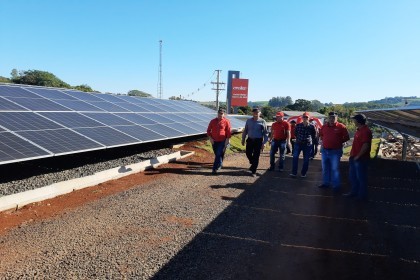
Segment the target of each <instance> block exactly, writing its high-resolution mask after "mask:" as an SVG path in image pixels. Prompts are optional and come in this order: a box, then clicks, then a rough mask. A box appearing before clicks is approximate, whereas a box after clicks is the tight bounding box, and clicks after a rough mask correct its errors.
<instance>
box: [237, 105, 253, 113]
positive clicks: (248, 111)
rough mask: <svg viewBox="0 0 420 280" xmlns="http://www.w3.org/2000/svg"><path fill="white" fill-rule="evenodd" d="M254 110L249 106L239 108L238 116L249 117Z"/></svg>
mask: <svg viewBox="0 0 420 280" xmlns="http://www.w3.org/2000/svg"><path fill="white" fill-rule="evenodd" d="M251 111H252V108H251V107H249V106H242V107H239V108H238V114H239V115H249V114H251ZM241 112H242V114H241Z"/></svg>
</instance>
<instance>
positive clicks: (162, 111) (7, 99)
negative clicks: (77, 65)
mask: <svg viewBox="0 0 420 280" xmlns="http://www.w3.org/2000/svg"><path fill="white" fill-rule="evenodd" d="M215 116H216V112H215V111H214V110H211V109H209V108H207V107H204V106H201V105H199V104H197V103H195V102H192V101H177V100H163V99H154V98H140V97H132V96H120V95H110V94H93V93H86V92H82V91H77V90H70V89H57V88H46V87H36V86H27V85H11V84H0V164H5V163H11V162H18V161H25V160H31V159H36V158H43V157H51V156H57V155H64V154H71V153H80V152H85V151H92V150H98V149H105V148H111V147H119V146H125V145H133V144H139V143H145V142H152V141H161V140H166V139H171V138H179V137H185V136H193V135H200V134H203V133H205V132H206V130H207V126H208V123H209V121H210V120H211V119H213V118H215ZM230 121H231V124H232V128H241V127H244V125H245V124H244V122H243V121H240V120H238V119H235V118H231V119H230Z"/></svg>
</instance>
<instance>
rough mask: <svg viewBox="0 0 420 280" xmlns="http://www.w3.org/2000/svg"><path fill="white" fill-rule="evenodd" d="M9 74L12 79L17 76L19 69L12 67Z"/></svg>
mask: <svg viewBox="0 0 420 280" xmlns="http://www.w3.org/2000/svg"><path fill="white" fill-rule="evenodd" d="M10 76H11V77H12V80H13V79H17V78H18V77H19V71H18V70H17V69H12V72H10Z"/></svg>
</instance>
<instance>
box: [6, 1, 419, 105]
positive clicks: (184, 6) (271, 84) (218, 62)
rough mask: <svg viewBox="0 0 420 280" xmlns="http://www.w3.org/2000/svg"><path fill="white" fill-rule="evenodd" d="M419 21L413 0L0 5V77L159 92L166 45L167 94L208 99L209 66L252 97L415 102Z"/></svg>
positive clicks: (212, 78) (211, 94)
mask: <svg viewBox="0 0 420 280" xmlns="http://www.w3.org/2000/svg"><path fill="white" fill-rule="evenodd" d="M419 15H420V1H418V0H398V1H395V0H341V1H339V0H337V1H334V0H329V1H327V0H325V1H324V0H293V1H292V0H288V1H284V0H272V1H271V0H270V1H265V0H260V1H255V0H253V1H248V0H241V1H237V0H211V1H210V0H148V1H145V0H137V1H135V0H119V1H116V0H114V1H110V0H72V1H64V0H62V1H59V0H0V26H1V37H0V55H1V58H0V76H5V77H10V72H11V70H12V69H13V68H16V69H18V70H30V69H36V70H42V71H48V72H51V73H53V74H55V75H56V76H57V77H59V78H60V79H62V80H63V81H65V82H67V83H69V84H71V85H73V86H74V85H80V84H88V85H89V86H91V87H92V88H93V89H95V90H98V91H101V92H113V93H127V92H128V91H129V90H132V89H138V90H142V91H145V92H148V93H150V94H152V95H153V96H156V94H157V84H158V69H159V40H163V45H162V86H163V97H164V98H168V97H170V96H173V95H177V96H179V95H182V96H184V97H186V98H190V99H194V100H200V101H211V100H214V99H215V92H214V91H212V90H211V87H212V86H211V84H210V81H215V76H212V75H213V73H214V70H216V69H220V70H222V72H221V79H222V81H224V82H226V80H227V71H228V70H237V71H240V72H241V77H242V78H247V79H249V100H250V101H260V100H269V99H270V98H271V97H274V96H291V97H292V99H293V100H296V99H300V98H302V99H308V100H314V99H317V100H320V101H321V102H326V103H328V102H333V103H344V102H357V101H369V100H375V99H381V98H384V97H394V96H419V95H420V94H419V92H420V51H419V50H420V16H419ZM198 89H199V90H198ZM220 98H221V100H225V98H226V94H225V92H223V93H222V94H221V96H220Z"/></svg>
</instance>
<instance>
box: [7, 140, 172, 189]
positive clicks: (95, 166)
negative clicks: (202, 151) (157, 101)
mask: <svg viewBox="0 0 420 280" xmlns="http://www.w3.org/2000/svg"><path fill="white" fill-rule="evenodd" d="M172 152H173V151H172V150H171V149H169V148H165V149H158V150H151V151H147V152H142V153H137V154H134V155H130V156H126V157H121V158H117V159H112V160H107V161H103V162H96V163H90V164H85V165H83V166H80V167H76V168H72V169H66V170H60V169H59V170H48V168H47V167H42V166H41V167H37V168H40V169H42V168H44V169H45V173H43V174H40V175H35V176H31V177H28V178H25V179H20V180H13V181H8V182H5V183H1V184H0V197H1V196H5V195H10V194H15V193H20V192H24V191H28V190H34V189H37V188H41V187H44V186H48V185H51V184H54V183H57V182H61V181H67V180H71V179H74V178H80V177H85V176H89V175H93V174H95V173H96V172H99V171H104V170H108V169H111V168H115V167H119V166H124V165H129V164H133V163H138V162H141V161H144V160H147V159H151V158H156V157H158V156H162V155H168V154H170V153H172ZM78 159H79V160H83V159H82V158H78ZM98 161H99V159H98ZM25 168H31V166H30V165H22V170H24V169H25Z"/></svg>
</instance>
